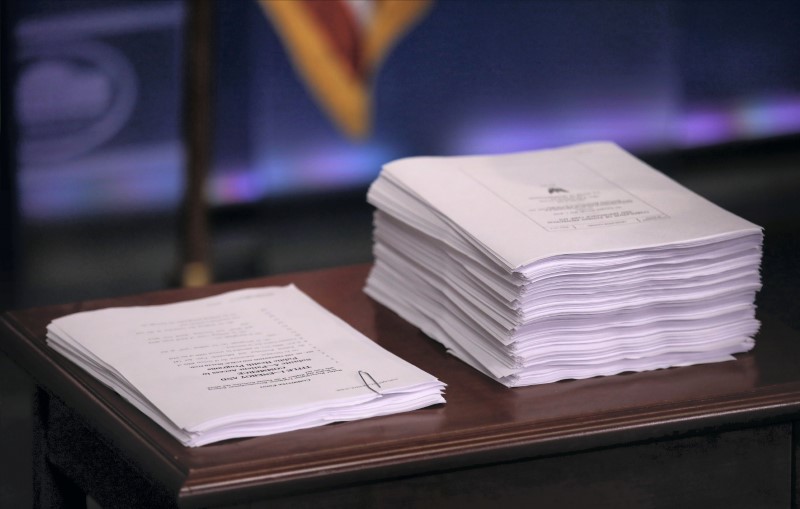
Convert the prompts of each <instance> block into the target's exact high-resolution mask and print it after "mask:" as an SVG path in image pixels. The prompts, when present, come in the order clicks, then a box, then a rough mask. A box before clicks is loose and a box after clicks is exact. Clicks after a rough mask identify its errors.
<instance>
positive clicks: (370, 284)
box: [365, 142, 763, 387]
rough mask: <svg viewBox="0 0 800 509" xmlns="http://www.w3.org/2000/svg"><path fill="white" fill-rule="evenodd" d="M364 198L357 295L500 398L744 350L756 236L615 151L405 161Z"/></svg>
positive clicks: (750, 332)
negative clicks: (362, 284) (369, 242)
mask: <svg viewBox="0 0 800 509" xmlns="http://www.w3.org/2000/svg"><path fill="white" fill-rule="evenodd" d="M368 200H369V202H370V203H372V204H373V205H374V206H375V207H376V209H377V210H376V212H375V219H374V221H375V230H374V255H375V265H374V268H373V270H372V272H371V273H370V276H369V278H368V281H367V285H366V288H365V291H366V292H367V293H368V294H369V295H370V296H372V297H373V298H374V299H376V300H377V301H379V302H381V303H382V304H384V305H386V306H387V307H389V308H391V309H392V310H394V311H395V312H397V313H398V314H399V315H400V316H402V317H404V318H405V319H406V320H408V321H409V322H411V323H412V324H414V325H416V326H417V327H419V328H420V329H421V330H422V331H423V332H425V333H426V334H427V335H429V336H430V337H432V338H433V339H435V340H437V341H439V342H440V343H442V344H443V345H444V346H445V347H446V348H447V349H448V351H450V352H451V353H452V354H453V355H455V356H456V357H458V358H460V359H462V360H463V361H465V362H466V363H468V364H470V365H472V366H473V367H475V368H476V369H478V370H480V371H482V372H484V373H485V374H487V375H489V376H490V377H492V378H494V379H496V380H498V381H499V382H501V383H503V384H505V385H507V386H510V387H515V386H524V385H531V384H540V383H548V382H554V381H557V380H562V379H571V378H588V377H594V376H601V375H612V374H616V373H622V372H626V371H646V370H653V369H660V368H669V367H673V366H687V365H692V364H699V363H710V362H719V361H725V360H731V359H734V357H733V354H736V353H740V352H745V351H748V350H750V349H751V348H753V346H754V340H753V337H754V335H755V334H756V332H757V331H758V328H759V322H758V320H757V319H756V317H755V305H754V301H755V294H756V292H757V291H758V290H759V288H760V286H761V279H760V264H761V244H762V237H763V235H762V229H761V228H760V227H759V226H756V225H754V224H752V223H750V222H748V221H746V220H744V219H742V218H739V217H737V216H735V215H734V214H731V213H729V212H727V211H725V210H723V209H721V208H720V207H718V206H716V205H714V204H713V203H710V202H709V201H707V200H705V199H703V198H702V197H700V196H698V195H696V194H695V193H693V192H691V191H689V190H688V189H686V188H684V187H682V186H681V185H679V184H677V183H676V182H674V181H672V180H671V179H669V178H667V177H666V176H665V175H663V174H661V173H659V172H658V171H656V170H654V169H653V168H651V167H649V166H648V165H646V164H645V163H643V162H642V161H640V160H638V159H636V158H635V157H633V156H632V155H630V154H629V153H627V152H625V151H624V150H623V149H621V148H620V147H618V146H617V145H615V144H613V143H606V142H597V143H586V144H580V145H573V146H569V147H564V148H559V149H553V150H544V151H535V152H524V153H515V154H507V155H492V156H463V157H414V158H407V159H402V160H398V161H395V162H392V163H389V164H388V165H386V166H385V167H384V168H383V170H382V172H381V174H380V176H379V177H378V179H377V180H376V181H375V182H374V183H373V185H372V186H371V188H370V190H369V193H368Z"/></svg>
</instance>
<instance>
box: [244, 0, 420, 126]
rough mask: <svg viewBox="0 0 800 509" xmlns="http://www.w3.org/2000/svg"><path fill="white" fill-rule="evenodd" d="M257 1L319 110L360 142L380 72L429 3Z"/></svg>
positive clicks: (399, 0) (388, 0)
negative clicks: (374, 80) (393, 50)
mask: <svg viewBox="0 0 800 509" xmlns="http://www.w3.org/2000/svg"><path fill="white" fill-rule="evenodd" d="M258 1H259V4H260V5H261V7H262V8H263V10H264V12H265V13H266V14H267V17H269V19H270V20H271V21H272V23H273V25H274V26H275V30H276V31H277V33H278V35H279V36H280V38H281V40H282V41H283V44H284V46H285V47H286V50H287V52H288V54H289V57H290V59H291V61H292V63H293V64H294V67H295V69H296V70H297V72H298V73H299V74H300V76H301V77H302V78H303V79H304V80H305V82H306V84H307V86H308V87H309V89H310V91H311V93H312V95H313V96H314V97H316V99H317V101H318V102H319V104H320V105H321V107H322V109H323V110H324V111H326V112H327V113H328V115H329V116H330V117H331V118H332V119H333V121H334V123H335V124H336V125H337V126H338V127H339V128H340V129H341V130H342V131H344V132H345V133H346V134H347V135H348V136H350V137H352V138H364V137H366V136H367V135H368V134H369V131H370V121H371V117H372V111H371V109H372V107H371V103H372V86H373V85H372V83H373V79H374V77H375V75H376V73H377V70H378V67H379V66H380V64H381V62H382V61H383V60H384V59H385V57H386V55H387V54H388V52H389V50H390V49H391V47H392V45H393V44H394V43H395V42H396V41H397V40H398V39H399V38H400V37H401V36H402V35H403V34H405V33H406V32H407V31H408V30H409V29H410V28H411V26H412V25H413V24H414V23H415V22H416V21H417V20H419V19H420V18H421V17H422V16H423V14H424V13H425V12H426V11H427V10H428V7H429V6H430V4H431V1H432V0H258Z"/></svg>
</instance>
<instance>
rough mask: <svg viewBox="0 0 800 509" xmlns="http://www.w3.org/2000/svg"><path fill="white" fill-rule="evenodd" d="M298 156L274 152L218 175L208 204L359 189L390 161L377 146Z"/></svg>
mask: <svg viewBox="0 0 800 509" xmlns="http://www.w3.org/2000/svg"><path fill="white" fill-rule="evenodd" d="M298 152H299V153H292V152H286V151H282V152H279V153H277V152H276V153H274V154H271V155H268V156H266V157H265V159H264V160H263V161H262V162H261V163H260V164H256V165H254V167H252V168H246V169H236V170H227V171H220V172H219V173H218V174H217V175H215V176H214V177H213V180H212V183H211V188H210V197H211V201H212V202H213V203H231V202H248V201H254V200H257V199H259V198H263V197H265V196H268V195H280V194H285V193H288V192H292V191H296V190H302V191H307V190H310V191H316V190H322V189H324V190H329V189H335V188H337V187H338V188H344V187H348V186H353V185H363V184H365V183H367V182H369V181H371V180H372V179H373V178H375V176H376V175H377V174H378V171H380V168H381V165H382V164H384V163H386V162H388V161H389V160H391V159H392V158H393V155H392V150H390V149H389V148H387V147H386V146H384V145H378V144H370V145H348V146H337V145H320V146H317V147H312V148H308V149H305V150H302V149H300V148H298Z"/></svg>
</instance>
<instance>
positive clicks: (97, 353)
mask: <svg viewBox="0 0 800 509" xmlns="http://www.w3.org/2000/svg"><path fill="white" fill-rule="evenodd" d="M48 342H49V343H50V344H51V346H53V347H54V348H56V349H58V350H59V351H60V352H62V353H64V355H66V356H67V357H69V358H71V359H72V360H74V361H75V362H76V363H78V364H79V365H81V366H83V367H84V368H86V369H88V370H89V371H90V372H93V373H94V374H96V376H98V378H99V379H100V380H101V381H103V382H104V383H107V384H108V385H110V386H111V387H112V388H114V389H115V390H117V391H118V392H120V394H122V395H123V396H124V397H126V398H127V399H129V400H130V401H131V402H132V403H133V404H135V405H136V406H137V407H139V408H140V409H141V410H142V411H144V412H145V413H147V414H148V415H150V416H151V417H152V418H154V419H155V420H156V421H157V422H159V423H160V424H162V425H163V426H165V427H166V428H167V429H168V430H169V431H170V432H172V433H173V434H174V435H176V437H177V438H179V439H180V440H181V441H183V442H184V443H186V444H187V445H202V444H204V443H209V442H213V441H217V440H221V439H225V438H232V437H237V436H251V435H263V434H269V433H273V432H280V431H286V430H290V429H297V428H303V427H309V426H316V425H320V424H325V423H327V422H333V421H340V420H352V419H359V418H364V417H370V416H373V415H382V414H386V413H395V412H401V411H407V410H413V409H417V408H422V407H425V406H429V405H432V404H436V403H442V402H444V400H443V398H442V395H441V393H442V389H443V384H442V383H441V382H439V381H438V380H436V379H435V378H434V377H432V376H431V375H429V374H427V373H425V372H423V371H422V370H420V369H418V368H416V367H415V366H413V365H411V364H409V363H407V362H405V361H404V360H402V359H400V358H398V357H396V356H395V355H393V354H391V353H389V352H388V351H386V350H384V349H383V348H381V347H379V346H378V345H377V344H375V343H374V342H372V341H370V340H369V339H368V338H366V337H364V336H363V335H361V334H360V333H358V332H357V331H356V330H354V329H353V328H351V327H350V326H349V325H347V324H346V323H345V322H343V321H342V320H340V319H339V318H337V317H335V316H334V315H332V314H331V313H329V312H327V311H326V310H325V309H324V308H322V307H321V306H319V305H318V304H316V303H315V302H314V301H312V300H311V299H310V298H308V297H307V296H305V295H304V294H303V293H302V292H300V291H299V290H298V289H297V288H295V287H293V286H288V287H270V288H257V289H246V290H239V291H235V292H230V293H226V294H222V295H218V296H215V297H209V298H205V299H199V300H194V301H187V302H179V303H175V304H166V305H161V306H143V307H126V308H111V309H102V310H97V311H89V312H83V313H77V314H74V315H70V316H66V317H62V318H59V319H56V320H54V321H53V322H52V323H51V324H50V326H49V327H48ZM368 385H370V387H368Z"/></svg>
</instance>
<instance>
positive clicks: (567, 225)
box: [381, 143, 760, 270]
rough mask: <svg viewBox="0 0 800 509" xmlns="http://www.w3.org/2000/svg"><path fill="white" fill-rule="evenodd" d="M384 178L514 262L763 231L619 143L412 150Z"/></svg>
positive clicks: (512, 266)
mask: <svg viewBox="0 0 800 509" xmlns="http://www.w3.org/2000/svg"><path fill="white" fill-rule="evenodd" d="M381 178H386V179H389V180H390V181H391V182H393V183H394V184H396V185H398V186H400V187H402V188H403V189H404V190H405V191H406V192H407V193H409V194H411V195H414V196H416V197H418V198H419V199H420V200H421V201H422V202H424V203H426V204H428V205H429V206H430V207H431V208H432V209H433V210H435V211H436V212H437V213H439V214H441V215H442V216H443V217H445V218H447V220H449V221H451V222H452V224H453V225H454V226H455V227H456V228H458V229H459V230H461V231H463V232H466V233H467V234H469V235H470V236H471V237H472V238H473V239H476V240H478V241H479V242H480V243H481V244H482V245H483V246H485V250H486V252H487V254H490V255H493V256H496V257H497V258H498V259H500V260H502V261H503V262H504V263H505V265H506V267H507V268H508V269H509V270H517V269H519V268H521V267H523V266H525V265H528V264H531V263H533V262H536V261H539V260H542V259H545V258H549V257H553V256H558V255H563V254H567V253H570V254H572V253H600V252H610V251H622V250H630V249H640V248H646V247H651V246H660V245H667V244H670V243H686V242H687V241H689V242H704V241H708V240H710V239H717V240H720V239H723V238H733V237H737V236H743V235H748V234H758V233H760V228H759V227H758V226H756V225H754V224H752V223H750V222H748V221H746V220H744V219H741V218H739V217H737V216H735V215H733V214H731V213H729V212H727V211H725V210H723V209H721V208H720V207H718V206H716V205H714V204H712V203H710V202H708V201H707V200H705V199H704V198H702V197H700V196H698V195H696V194H695V193H693V192H691V191H689V190H688V189H686V188H684V187H683V186H681V185H679V184H677V183H676V182H674V181H672V180H670V179H669V178H667V177H666V176H664V175H663V174H661V173H659V172H658V171H656V170H654V169H652V168H650V167H649V166H647V165H646V164H645V163H643V162H641V161H639V160H638V159H636V158H635V157H633V156H631V155H630V154H628V153H627V152H625V151H624V150H622V149H620V148H619V147H618V146H616V145H614V144H613V143H587V144H581V145H574V146H570V147H565V148H560V149H553V150H544V151H536V152H524V153H518V154H509V155H500V156H464V157H414V158H407V159H401V160H399V161H394V162H392V163H390V164H388V165H386V166H384V169H383V172H382V173H381ZM698 218H702V220H698Z"/></svg>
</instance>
